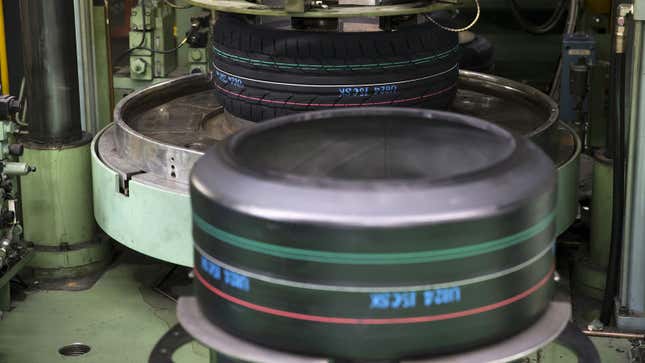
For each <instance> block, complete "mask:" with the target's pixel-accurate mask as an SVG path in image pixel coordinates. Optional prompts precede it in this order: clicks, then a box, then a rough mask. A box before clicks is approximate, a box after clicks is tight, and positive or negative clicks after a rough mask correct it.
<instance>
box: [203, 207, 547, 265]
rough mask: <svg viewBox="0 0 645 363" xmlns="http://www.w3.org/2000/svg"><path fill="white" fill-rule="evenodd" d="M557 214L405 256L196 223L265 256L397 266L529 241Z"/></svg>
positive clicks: (492, 249)
mask: <svg viewBox="0 0 645 363" xmlns="http://www.w3.org/2000/svg"><path fill="white" fill-rule="evenodd" d="M554 217H555V212H551V213H549V214H548V215H547V216H546V217H544V218H543V219H542V220H540V221H539V222H538V223H536V224H535V225H533V226H531V227H529V228H527V229H525V230H523V231H521V232H518V233H515V234H513V235H510V236H506V237H502V238H499V239H495V240H491V241H486V242H482V243H478V244H475V245H469V246H462V247H456V248H447V249H443V250H432V251H421V252H406V253H345V252H328V251H318V250H306V249H300V248H293V247H285V246H279V245H275V244H269V243H265V242H260V241H255V240H251V239H248V238H245V237H241V236H237V235H234V234H231V233H229V232H226V231H223V230H221V229H219V228H217V227H215V226H213V225H211V224H210V223H208V222H207V221H205V220H204V219H203V218H201V217H200V216H198V215H197V214H193V220H194V223H195V225H196V226H197V227H199V229H201V230H202V231H204V232H205V233H207V234H209V235H210V236H212V237H215V238H217V239H218V240H220V241H222V242H224V243H227V244H230V245H232V246H235V247H237V248H241V249H245V250H249V251H253V252H256V253H260V254H263V255H269V256H274V257H281V258H288V259H292V260H301V261H310V262H321V263H334V264H349V265H396V264H413V263H427V262H436V261H447V260H456V259H461V258H466V257H472V256H478V255H483V254H486V253H490V252H494V251H498V250H501V249H504V248H507V247H510V246H513V245H516V244H518V243H521V242H523V241H526V240H528V239H530V238H532V237H534V236H536V235H538V234H540V233H541V232H542V231H544V230H545V229H546V228H548V227H549V226H550V225H551V223H552V222H553V220H554Z"/></svg>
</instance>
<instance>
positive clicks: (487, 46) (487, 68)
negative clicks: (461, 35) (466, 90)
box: [459, 34, 495, 73]
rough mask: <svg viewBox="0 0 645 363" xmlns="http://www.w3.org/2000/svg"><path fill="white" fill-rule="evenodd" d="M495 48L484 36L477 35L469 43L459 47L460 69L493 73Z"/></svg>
mask: <svg viewBox="0 0 645 363" xmlns="http://www.w3.org/2000/svg"><path fill="white" fill-rule="evenodd" d="M494 57H495V47H494V46H493V44H492V43H491V42H490V41H489V40H488V39H486V38H484V37H483V36H481V35H479V34H475V38H474V39H473V40H471V41H470V42H468V43H464V44H460V45H459V68H460V69H465V70H468V71H475V72H484V73H488V72H492V71H493V69H494V68H495V59H494Z"/></svg>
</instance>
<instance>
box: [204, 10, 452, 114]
mask: <svg viewBox="0 0 645 363" xmlns="http://www.w3.org/2000/svg"><path fill="white" fill-rule="evenodd" d="M458 51H459V49H458V39H457V35H456V34H455V33H451V32H447V31H444V30H442V29H440V28H439V27H437V26H435V25H434V24H432V23H425V24H416V25H408V26H402V27H400V28H399V29H398V30H397V31H394V32H382V31H378V32H376V31H374V32H360V33H357V32H347V33H343V32H324V33H321V32H305V31H296V30H284V29H279V28H276V25H275V24H273V25H271V24H265V25H255V24H249V23H247V22H246V21H245V20H244V18H243V17H240V16H239V15H234V14H222V15H221V16H220V18H219V19H218V22H217V23H216V25H215V28H214V37H213V68H214V71H213V83H214V87H215V89H216V92H217V94H218V98H219V100H220V102H221V103H222V105H223V106H224V108H225V109H226V110H227V111H228V112H230V113H231V114H233V115H234V116H237V117H240V118H243V119H247V120H251V121H263V120H266V119H270V118H274V117H277V116H283V115H288V114H292V113H296V112H303V111H311V110H320V109H329V108H346V107H360V106H364V107H369V106H405V107H411V106H414V107H421V108H445V107H447V106H448V105H449V104H450V103H451V101H452V100H453V98H454V96H455V93H456V82H457V77H458V71H459V69H458V68H459V67H458Z"/></svg>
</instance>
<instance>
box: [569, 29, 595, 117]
mask: <svg viewBox="0 0 645 363" xmlns="http://www.w3.org/2000/svg"><path fill="white" fill-rule="evenodd" d="M579 63H583V64H584V65H586V66H589V67H591V66H593V65H594V64H595V63H596V41H595V40H594V38H593V37H592V36H591V35H589V34H582V33H576V34H571V35H565V37H564V39H563V41H562V70H563V71H562V82H561V83H560V119H561V120H562V121H564V122H566V123H568V124H572V123H574V122H575V121H576V105H575V100H574V97H573V96H572V95H571V77H570V76H571V74H570V72H569V69H570V67H571V65H576V64H579ZM588 99H589V95H587V97H586V100H585V101H584V104H583V109H584V110H585V111H586V110H588Z"/></svg>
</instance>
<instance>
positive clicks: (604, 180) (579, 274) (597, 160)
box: [575, 149, 613, 300]
mask: <svg viewBox="0 0 645 363" xmlns="http://www.w3.org/2000/svg"><path fill="white" fill-rule="evenodd" d="M612 178H613V163H612V160H610V159H607V157H605V155H604V150H602V149H599V150H597V151H596V152H595V154H594V166H593V185H592V194H591V198H592V199H591V239H590V243H589V248H588V250H583V251H581V253H580V254H579V256H578V261H577V263H576V266H575V281H576V284H575V287H576V290H577V291H578V292H581V293H583V294H585V295H587V296H590V297H592V298H595V299H598V300H600V299H602V297H603V293H604V289H605V279H606V273H607V265H608V263H609V245H610V243H611V215H612V185H613V179H612Z"/></svg>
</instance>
